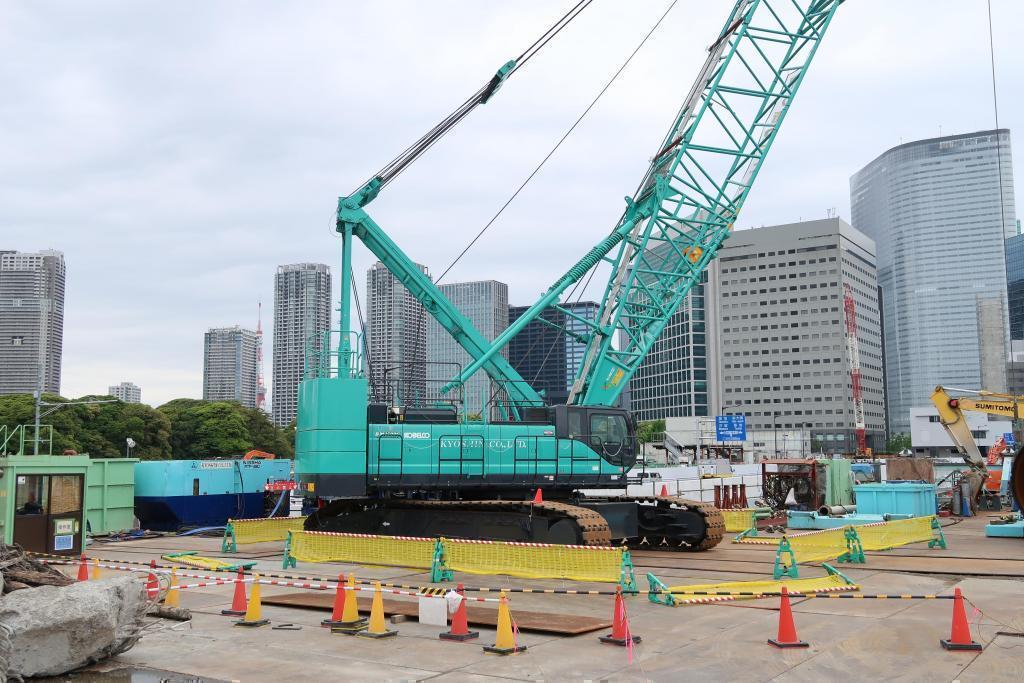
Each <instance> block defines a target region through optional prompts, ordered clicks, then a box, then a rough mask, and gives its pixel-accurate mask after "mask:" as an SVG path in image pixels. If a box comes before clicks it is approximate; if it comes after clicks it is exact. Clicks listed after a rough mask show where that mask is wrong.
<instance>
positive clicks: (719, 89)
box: [295, 0, 842, 550]
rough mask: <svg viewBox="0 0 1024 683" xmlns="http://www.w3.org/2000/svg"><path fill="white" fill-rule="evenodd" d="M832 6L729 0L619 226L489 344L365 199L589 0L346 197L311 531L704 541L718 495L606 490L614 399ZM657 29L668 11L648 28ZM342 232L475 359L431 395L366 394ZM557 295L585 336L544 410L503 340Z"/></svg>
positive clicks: (716, 521) (808, 0) (306, 389)
mask: <svg viewBox="0 0 1024 683" xmlns="http://www.w3.org/2000/svg"><path fill="white" fill-rule="evenodd" d="M841 3H842V0H735V2H734V3H733V6H732V8H731V10H730V11H729V14H728V16H727V18H726V21H725V23H724V24H723V25H722V28H721V30H720V31H719V34H718V35H717V36H715V37H714V39H713V40H712V41H711V44H710V46H709V47H708V49H707V57H706V61H705V62H704V65H703V67H702V68H701V70H700V71H699V73H698V75H697V79H696V81H695V82H694V83H693V86H692V88H691V89H690V91H689V92H688V94H687V96H686V98H685V99H684V100H683V103H682V106H681V108H680V109H679V111H678V114H677V115H676V117H675V118H674V120H673V121H672V123H671V126H670V127H669V130H668V132H667V134H666V135H665V136H664V138H662V141H661V142H660V144H659V145H658V147H656V148H655V150H654V154H653V155H652V156H651V162H650V165H649V166H648V168H647V171H646V173H645V174H644V176H643V178H642V179H641V182H640V183H639V185H638V187H637V190H636V191H635V192H634V194H632V195H631V196H629V197H627V198H626V207H625V210H624V211H623V213H622V215H621V217H620V218H619V219H618V221H616V223H615V226H614V228H613V229H612V230H611V232H610V233H607V234H606V235H605V236H604V237H603V239H601V240H600V241H599V242H598V243H597V244H596V245H595V246H593V247H592V248H591V249H590V250H589V251H587V252H586V254H584V255H583V257H582V258H580V259H579V261H577V262H576V263H575V265H573V266H572V267H571V268H569V270H567V271H566V272H565V274H564V275H562V277H560V278H558V280H556V281H555V283H554V284H553V285H551V287H549V288H548V290H547V291H546V292H545V293H544V294H543V295H542V296H541V298H540V299H539V300H538V301H537V302H536V303H535V304H534V305H533V306H531V307H530V308H529V309H528V310H527V311H526V312H525V313H524V314H523V315H521V316H520V317H519V318H518V319H517V320H516V322H515V323H513V324H512V325H510V326H509V327H508V328H507V329H506V330H505V331H504V332H503V333H502V334H500V335H498V337H497V338H496V339H495V340H494V341H493V342H490V341H488V340H487V339H485V338H484V336H483V335H481V334H480V332H479V331H478V330H477V329H476V328H475V327H474V326H473V324H472V323H471V322H470V321H469V320H468V319H467V318H466V316H465V315H463V314H462V312H461V311H459V309H458V308H457V307H456V306H455V305H454V304H452V302H451V301H450V300H449V299H448V298H447V297H446V296H445V295H444V293H443V292H442V291H441V290H440V289H439V288H438V287H437V286H436V284H435V283H433V282H432V281H431V280H430V278H429V277H427V276H426V275H425V274H424V273H423V271H422V270H421V269H420V268H419V267H418V266H417V265H416V263H415V262H414V261H413V260H412V259H411V258H409V256H407V255H406V254H405V253H404V252H403V251H402V250H401V249H400V248H399V246H398V245H397V244H395V242H394V241H393V240H392V239H391V238H390V237H388V235H387V234H386V232H385V231H384V230H383V229H382V228H381V227H380V226H379V225H378V224H377V223H376V222H375V221H374V220H373V219H372V218H371V217H370V216H369V215H368V213H367V211H366V207H367V205H368V204H369V203H370V202H372V201H373V200H374V199H375V198H376V197H377V196H378V194H379V193H380V192H381V191H382V190H383V189H385V188H386V187H388V186H389V184H390V183H391V182H392V181H393V180H394V179H395V178H396V177H397V176H398V175H399V174H400V173H401V172H402V171H403V170H404V169H405V168H407V167H408V166H409V165H410V164H412V163H413V162H414V161H416V159H418V158H419V157H420V156H421V155H422V154H423V153H424V152H426V151H427V150H428V149H429V148H430V147H431V146H433V145H434V144H435V143H436V142H437V141H438V140H440V139H441V138H442V137H443V136H444V135H445V134H446V133H448V132H449V131H450V130H451V129H452V128H453V127H454V126H455V125H457V124H458V123H459V121H461V120H462V119H463V118H465V116H467V115H468V114H469V113H470V112H471V111H472V110H473V109H475V108H476V107H477V106H479V105H480V104H484V103H486V102H488V101H490V99H491V98H492V96H493V95H494V94H495V92H496V91H497V90H498V88H499V87H500V86H501V85H502V83H504V82H505V81H506V80H507V79H508V78H509V77H511V76H512V75H514V74H516V73H517V72H518V70H519V68H520V67H521V66H522V65H523V64H525V63H526V61H527V60H528V59H530V57H531V56H532V55H533V54H535V53H536V51H537V50H539V49H541V48H543V46H544V45H545V44H547V42H548V41H550V40H551V38H553V37H554V36H555V35H557V34H558V33H559V32H560V31H561V30H562V28H564V27H565V25H566V24H567V23H568V22H569V21H571V20H572V18H573V17H574V16H575V15H577V14H578V13H579V11H582V9H583V8H585V7H586V6H587V5H589V4H590V3H589V0H581V2H579V3H578V4H577V5H576V6H575V7H574V8H573V9H572V10H570V11H569V12H568V13H567V14H566V15H565V16H564V17H563V18H562V19H561V20H560V21H559V22H558V23H557V24H556V25H555V26H553V27H552V28H551V29H549V30H548V31H547V32H546V33H545V34H544V35H543V36H542V37H541V38H540V39H539V40H538V41H537V42H535V43H534V44H533V45H532V46H531V47H530V48H529V49H528V50H527V51H526V52H524V53H523V54H522V55H520V56H519V57H517V58H516V59H513V60H510V61H509V62H507V63H506V64H505V65H504V66H502V67H501V69H499V70H498V71H497V73H495V75H494V76H493V77H492V78H491V79H490V81H489V82H488V83H486V84H485V85H484V86H482V87H481V88H480V89H479V90H478V91H477V92H476V93H475V94H473V95H471V96H470V98H469V99H468V100H466V102H464V103H463V104H462V105H460V106H459V107H458V108H457V109H456V110H455V111H453V112H452V113H451V114H450V115H449V116H447V117H446V118H444V119H443V120H442V121H441V122H440V123H439V124H438V125H437V126H435V127H434V128H433V129H431V130H430V131H428V132H427V133H426V134H425V135H424V136H423V137H422V138H420V140H418V141H416V142H414V143H413V144H412V145H410V146H409V147H407V148H406V149H405V151H403V152H402V153H401V154H400V155H399V156H398V157H396V158H395V159H394V160H392V161H391V162H390V163H389V164H388V165H387V166H385V167H384V168H382V169H381V170H380V171H378V172H377V173H375V174H373V175H372V176H371V177H370V178H369V179H368V180H366V181H365V182H364V183H362V184H361V185H360V186H359V187H358V188H357V189H356V190H355V191H354V192H352V193H351V194H349V195H347V196H344V197H341V198H339V200H338V207H337V214H336V215H337V219H336V229H337V231H338V232H339V233H340V234H341V236H342V258H341V262H342V268H341V271H342V272H341V277H340V281H341V298H340V306H339V320H340V330H339V331H338V332H335V334H336V335H337V337H336V338H337V340H338V341H337V344H336V345H335V344H333V343H323V344H318V343H315V342H314V343H311V344H307V349H309V351H308V353H309V356H308V357H307V360H306V364H305V372H306V374H305V378H304V380H303V382H302V383H301V384H300V388H299V397H298V398H299V402H298V417H297V432H296V449H295V473H296V480H297V482H298V487H299V489H300V490H301V491H302V492H303V494H304V495H305V496H306V498H307V499H313V500H308V502H309V504H310V507H312V508H315V512H314V513H313V514H311V515H310V516H309V518H308V519H307V521H306V528H307V529H310V530H327V531H343V532H357V533H373V534H388V535H403V536H436V535H445V536H458V537H469V538H496V539H504V540H515V541H537V542H548V543H569V544H584V545H603V544H608V543H610V542H612V541H616V542H620V543H624V544H627V545H630V546H638V547H644V546H646V547H657V548H665V549H673V550H705V549H707V548H711V547H713V546H715V545H717V544H718V543H719V542H720V541H721V539H722V534H723V532H724V523H723V518H722V515H721V512H720V511H719V510H717V509H716V508H715V507H714V506H712V505H709V504H706V503H703V502H701V501H693V500H685V499H683V498H679V497H675V496H650V497H632V496H626V495H618V493H617V492H611V491H609V492H608V493H607V494H601V491H602V490H609V489H619V490H621V489H623V488H625V485H626V483H627V481H626V473H627V472H628V471H629V470H630V469H631V468H632V467H633V465H634V464H635V462H636V458H637V441H636V436H635V430H636V420H635V417H634V416H633V415H632V414H631V413H630V412H629V411H628V410H626V409H624V408H621V407H619V406H618V403H619V396H620V394H621V392H622V390H623V389H624V388H625V387H626V385H627V384H628V382H629V380H630V378H631V377H632V376H633V374H634V373H635V372H636V370H637V368H638V367H639V366H640V364H641V363H642V362H643V360H644V358H645V357H646V356H647V354H648V352H649V351H650V349H651V346H652V345H653V344H654V342H655V341H656V340H657V338H658V335H659V334H660V333H661V332H662V331H663V330H664V328H665V326H666V325H667V324H668V323H669V320H670V319H671V317H672V315H673V314H674V313H675V312H676V310H677V309H678V307H679V305H680V304H681V303H682V302H683V300H684V299H685V298H686V296H687V294H689V292H690V290H691V288H692V287H693V285H694V284H696V283H697V282H699V281H700V278H701V277H702V275H703V273H704V271H705V269H706V268H707V266H708V264H709V263H710V262H711V260H712V259H714V258H715V255H716V254H717V252H718V249H719V247H720V246H721V245H722V243H723V242H724V241H725V239H726V238H728V236H729V235H730V233H731V232H732V229H733V225H734V223H735V221H736V218H737V216H738V214H739V212H740V210H741V208H742V207H743V204H744V202H745V201H746V199H747V196H748V194H749V192H750V188H751V187H752V185H753V183H754V181H755V179H756V177H757V174H758V172H759V171H760V170H761V167H762V164H763V162H764V159H765V158H766V155H767V154H768V151H769V150H770V148H771V146H772V144H773V142H774V141H775V138H776V135H777V133H778V131H779V129H780V127H781V124H782V122H783V120H784V118H785V115H786V113H787V111H788V110H789V107H790V105H791V103H792V101H793V99H794V97H795V96H796V93H797V91H798V90H799V88H800V85H801V84H802V82H803V79H804V76H805V74H806V73H807V71H808V69H809V67H810V64H811V62H812V61H813V59H814V56H815V54H816V52H817V49H818V47H819V46H820V44H821V41H822V40H823V39H824V36H825V34H826V31H827V29H828V27H829V25H830V23H831V21H832V18H833V16H834V14H835V12H836V9H837V8H838V7H839V5H840V4H841ZM673 4H674V3H673ZM670 9H671V7H670ZM666 14H667V11H666ZM663 18H664V15H662V19H663ZM660 24H661V19H659V20H658V23H657V24H655V26H654V27H653V28H652V29H651V32H650V33H648V34H647V35H648V37H649V36H650V34H651V33H653V32H654V31H655V30H656V29H657V28H658V26H659V25H660ZM646 39H647V38H646V37H645V38H644V42H646ZM642 45H643V42H642V43H641V45H640V46H642ZM639 49H640V47H637V51H638V50H639ZM633 54H636V51H634V53H633ZM627 63H628V62H627ZM662 66H663V71H664V73H663V76H664V79H665V87H674V86H669V85H668V84H669V83H670V82H675V80H677V75H676V74H674V73H673V65H671V64H669V65H665V64H663V65H662ZM619 72H621V69H620V71H619ZM616 75H617V74H616ZM612 80H614V77H613V79H612ZM606 88H607V86H606ZM602 92H603V91H602ZM599 96H600V95H599ZM595 101H596V100H595ZM577 122H578V121H577ZM573 127H574V128H575V125H574V126H573ZM531 177H533V176H532V175H531ZM513 196H514V195H513ZM485 229H486V228H485ZM481 234H482V233H481ZM355 239H358V240H360V241H361V242H362V243H363V244H364V245H365V246H366V247H367V248H368V249H369V250H370V251H371V252H372V253H373V254H374V255H375V256H376V257H377V258H378V259H379V260H380V261H381V262H382V263H383V264H384V266H385V267H387V268H388V270H390V271H391V273H392V274H393V275H394V276H395V277H396V278H397V279H398V280H399V281H400V282H401V283H402V284H403V285H404V286H405V288H406V289H407V290H408V291H409V293H410V294H411V295H412V296H413V297H414V298H415V299H416V300H417V301H419V302H420V303H421V304H422V305H423V308H424V309H425V310H426V312H427V313H428V314H429V315H430V316H432V317H433V318H434V319H435V320H436V321H437V323H438V324H439V325H440V327H441V328H442V329H444V330H445V331H446V332H447V333H448V334H449V335H451V337H452V338H453V339H454V340H455V341H456V342H457V343H458V344H459V345H460V346H461V347H462V348H463V349H464V350H465V351H466V352H467V353H468V354H469V356H470V357H471V358H472V359H473V360H472V362H471V363H470V364H469V365H468V366H467V367H466V368H464V369H463V370H462V371H461V372H460V373H459V374H458V376H457V377H454V378H453V379H452V380H451V381H450V382H448V383H447V384H446V385H445V386H444V387H442V388H441V391H440V392H439V393H438V395H436V396H427V397H423V396H420V397H419V398H418V400H417V397H416V392H410V391H402V390H401V388H400V387H398V390H397V391H390V390H389V389H388V388H385V394H386V396H387V397H388V401H390V402H387V403H376V402H374V403H368V386H369V385H368V380H367V378H366V373H365V371H364V369H363V366H362V359H361V353H360V351H361V348H362V338H361V337H362V335H361V331H360V330H358V329H353V328H352V327H351V320H350V318H351V314H350V310H351V298H352V294H351V285H350V283H351V280H352V278H351V275H350V274H351V271H352V245H353V243H354V241H355ZM533 246H534V247H535V248H544V247H545V245H543V244H538V245H533ZM602 263H603V264H608V265H610V266H611V268H610V270H611V273H610V276H609V277H608V283H607V285H606V288H605V294H604V296H603V298H602V299H601V302H600V312H599V315H598V317H597V320H596V321H593V320H587V319H585V318H583V317H581V316H579V315H578V314H577V313H576V312H575V311H574V310H572V306H569V305H563V302H567V301H568V299H569V297H571V296H572V295H573V292H574V291H576V290H577V289H578V288H579V287H580V286H583V285H584V283H585V282H587V281H589V280H588V279H587V278H588V277H592V276H593V275H594V273H596V270H595V268H596V267H597V266H599V265H600V264H602ZM551 307H554V308H556V309H557V310H559V311H561V312H562V313H564V314H565V316H566V317H567V318H568V319H570V320H573V321H574V322H577V323H579V327H578V328H577V329H576V330H574V335H573V336H574V337H577V336H578V338H579V339H580V340H581V341H584V342H585V343H586V351H585V353H584V356H583V362H582V363H581V364H580V368H579V370H578V372H577V375H576V378H575V381H574V382H573V387H572V391H571V394H570V396H569V400H568V402H567V403H566V404H561V405H552V406H549V405H547V404H546V402H545V400H544V398H543V397H542V396H541V395H540V394H539V393H538V392H537V391H536V390H535V389H534V388H533V387H531V386H530V384H529V383H528V382H526V381H524V380H523V378H522V377H520V375H519V374H518V373H517V372H516V371H515V369H513V368H512V366H511V365H510V364H509V362H508V361H507V360H506V359H505V358H504V356H502V354H501V351H502V349H503V347H504V346H505V345H506V344H508V343H509V341H510V340H511V339H512V338H513V337H514V336H515V335H516V334H517V333H518V332H519V331H520V330H522V329H523V328H524V327H525V326H526V325H528V324H529V323H530V322H532V321H533V320H535V319H537V318H539V317H540V316H541V315H542V314H543V313H544V312H545V311H548V310H549V308H551ZM479 370H483V371H484V372H485V373H487V375H488V376H489V377H490V378H491V380H493V381H494V382H495V383H496V384H498V385H499V386H500V387H501V398H500V400H501V402H500V403H499V404H495V405H492V406H491V407H492V408H493V409H495V410H494V412H495V414H496V417H494V418H491V419H489V418H488V416H487V415H485V416H484V419H483V420H481V421H473V420H466V419H464V416H462V417H461V418H460V415H459V412H458V402H459V398H458V396H459V393H460V391H461V389H462V387H463V386H464V384H465V383H466V381H467V380H468V379H469V378H470V377H471V376H472V375H473V374H475V373H476V372H477V371H479ZM385 381H386V380H385ZM398 381H399V382H400V381H401V380H400V379H399V380H398ZM410 397H411V398H412V399H413V400H412V401H410V400H409V398H410ZM445 397H447V398H445ZM534 490H536V491H537V495H538V496H539V495H540V493H541V491H543V494H544V498H545V501H544V504H543V505H536V504H534V503H531V502H530V498H529V497H530V495H531V494H532V493H533V491H534ZM584 491H585V492H584Z"/></svg>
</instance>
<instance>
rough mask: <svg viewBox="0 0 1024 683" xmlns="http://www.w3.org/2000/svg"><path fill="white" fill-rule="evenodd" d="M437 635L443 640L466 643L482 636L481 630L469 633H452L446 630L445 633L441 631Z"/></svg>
mask: <svg viewBox="0 0 1024 683" xmlns="http://www.w3.org/2000/svg"><path fill="white" fill-rule="evenodd" d="M437 637H438V638H440V639H441V640H457V641H459V642H460V643H464V642H466V641H467V640H473V639H474V638H479V637H480V632H479V631H469V632H468V633H451V632H450V631H445V632H444V633H439V634H438V635H437Z"/></svg>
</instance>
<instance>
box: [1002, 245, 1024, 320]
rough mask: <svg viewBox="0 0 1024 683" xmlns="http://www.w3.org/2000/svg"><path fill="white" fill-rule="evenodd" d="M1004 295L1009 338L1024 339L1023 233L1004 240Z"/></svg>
mask: <svg viewBox="0 0 1024 683" xmlns="http://www.w3.org/2000/svg"><path fill="white" fill-rule="evenodd" d="M1006 297H1007V303H1008V311H1009V316H1010V339H1024V235H1014V236H1013V237H1011V238H1009V239H1008V240H1006Z"/></svg>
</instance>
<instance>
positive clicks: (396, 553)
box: [284, 531, 437, 569]
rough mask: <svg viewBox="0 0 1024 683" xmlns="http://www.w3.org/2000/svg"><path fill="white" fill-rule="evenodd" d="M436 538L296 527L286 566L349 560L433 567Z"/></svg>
mask: <svg viewBox="0 0 1024 683" xmlns="http://www.w3.org/2000/svg"><path fill="white" fill-rule="evenodd" d="M436 545H437V541H436V540H435V539H433V538H417V537H409V536H372V535H369V534H338V533H329V532H325V531H293V532H291V534H290V535H289V536H288V543H287V546H286V548H285V558H284V567H285V569H287V568H288V567H294V566H295V561H296V560H301V561H302V562H350V563H353V564H382V565H389V566H394V567H412V568H414V569H430V568H431V567H432V566H433V564H434V552H435V548H436Z"/></svg>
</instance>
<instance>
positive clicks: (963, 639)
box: [939, 588, 982, 650]
mask: <svg viewBox="0 0 1024 683" xmlns="http://www.w3.org/2000/svg"><path fill="white" fill-rule="evenodd" d="M939 643H940V644H941V645H942V647H943V648H945V649H946V650H981V649H982V647H981V643H979V642H977V641H975V640H974V639H973V638H971V625H970V624H968V623H967V610H965V609H964V596H963V595H962V594H961V593H960V589H959V588H956V589H954V590H953V625H952V627H951V628H950V633H949V640H940V641H939Z"/></svg>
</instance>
